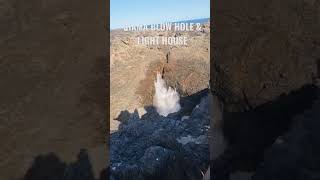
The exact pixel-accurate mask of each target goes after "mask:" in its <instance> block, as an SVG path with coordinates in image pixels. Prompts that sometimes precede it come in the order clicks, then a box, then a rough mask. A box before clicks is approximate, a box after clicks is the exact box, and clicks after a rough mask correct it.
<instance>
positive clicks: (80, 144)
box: [0, 0, 107, 180]
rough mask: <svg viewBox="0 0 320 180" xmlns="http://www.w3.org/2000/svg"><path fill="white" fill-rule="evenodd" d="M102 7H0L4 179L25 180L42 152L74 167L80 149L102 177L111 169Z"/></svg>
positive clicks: (0, 168) (0, 170) (0, 165)
mask: <svg viewBox="0 0 320 180" xmlns="http://www.w3.org/2000/svg"><path fill="white" fill-rule="evenodd" d="M97 2H98V1H97ZM104 7H105V6H104V4H98V3H97V4H95V3H94V2H91V1H90V2H89V1H88V2H81V3H79V1H75V0H71V1H62V0H58V1H54V2H53V1H48V2H47V1H46V2H42V1H39V0H31V1H28V2H25V1H9V0H7V1H3V3H2V4H1V5H0V9H4V11H2V10H1V11H0V12H1V13H3V16H2V15H1V16H0V22H1V23H0V24H1V26H0V27H1V28H0V34H1V35H0V87H1V93H0V138H1V139H0V141H1V148H0V179H5V180H7V179H8V180H16V179H19V178H21V177H23V176H24V174H25V172H26V170H27V169H29V168H30V166H31V164H32V162H33V160H34V158H35V157H36V156H38V155H40V154H47V153H49V152H53V153H54V154H56V155H57V156H58V157H59V158H60V159H62V160H63V161H65V162H70V161H74V160H75V159H76V155H77V154H78V153H79V151H80V149H81V148H84V149H87V150H88V152H89V156H90V158H91V163H92V166H93V169H94V172H95V173H96V174H98V173H99V172H100V170H101V169H103V168H104V167H105V165H106V162H107V156H106V155H107V152H106V147H105V136H104V135H105V134H106V132H105V131H106V124H107V123H106V122H104V120H105V114H106V108H105V99H104V98H103V97H106V93H105V92H106V86H105V84H106V82H105V79H106V78H105V73H106V71H105V69H106V68H107V67H106V62H105V58H101V57H105V44H104V43H105V42H104V37H105V34H106V33H105V32H104V27H103V24H104V21H103V19H104V15H103V14H102V13H104V12H105V11H104V10H103V8H104ZM3 24H6V25H5V26H3Z"/></svg>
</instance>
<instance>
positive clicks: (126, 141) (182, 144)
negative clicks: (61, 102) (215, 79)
mask: <svg viewBox="0 0 320 180" xmlns="http://www.w3.org/2000/svg"><path fill="white" fill-rule="evenodd" d="M208 106H209V98H208V96H205V97H203V98H202V99H201V101H200V102H199V100H198V105H196V106H194V108H193V110H192V112H191V114H190V115H189V116H186V114H184V113H181V112H180V113H175V114H170V115H169V116H168V117H163V116H159V115H158V114H157V112H156V111H155V109H153V107H147V108H145V109H146V111H147V113H146V114H145V115H143V116H142V117H141V118H139V115H138V112H137V111H135V112H134V113H131V114H130V115H129V118H126V119H124V120H123V121H122V122H121V124H120V126H119V130H118V131H117V132H115V133H113V134H111V138H110V143H111V144H112V146H111V147H110V162H111V166H110V175H111V179H115V180H117V179H121V180H126V179H132V177H135V178H134V179H136V180H144V179H145V180H147V179H168V180H170V179H186V180H187V179H201V178H202V176H203V175H202V173H203V172H205V171H206V169H207V168H208V164H209V144H208V138H207V136H208V128H209V118H210V117H209V108H208ZM183 107H184V106H182V108H183ZM182 112H183V111H182ZM127 117H128V116H127Z"/></svg>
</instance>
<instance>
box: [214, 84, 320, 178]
mask: <svg viewBox="0 0 320 180" xmlns="http://www.w3.org/2000/svg"><path fill="white" fill-rule="evenodd" d="M318 91H319V88H317V87H316V86H314V85H305V86H303V87H301V88H300V89H298V90H295V91H292V92H291V93H289V94H287V95H286V94H283V95H281V96H279V97H278V98H276V99H275V100H273V101H270V102H267V103H264V104H262V105H260V106H257V107H256V108H254V109H251V110H248V111H244V112H233V113H229V112H225V113H224V123H223V129H224V135H225V138H226V140H227V142H228V147H227V150H226V151H225V152H224V153H223V154H222V155H221V156H220V157H218V158H217V159H215V160H213V167H212V175H213V176H217V177H220V176H221V177H227V176H229V174H230V173H231V172H235V171H255V170H256V168H257V166H258V164H259V163H262V162H263V155H264V153H265V150H266V149H268V148H269V147H270V146H272V144H273V143H274V142H275V141H276V139H277V138H278V137H279V136H282V135H284V134H285V132H287V131H288V130H289V131H293V130H292V127H291V125H292V121H293V118H294V117H295V116H296V115H299V114H302V113H303V112H304V111H306V110H308V109H310V108H311V107H312V105H313V103H314V101H315V99H316V98H317V96H318ZM312 118H314V120H313V121H317V120H318V119H319V118H317V116H313V117H312ZM304 123H305V125H308V126H312V124H314V122H311V123H310V121H309V122H308V121H305V122H304ZM293 129H294V128H293ZM315 130H316V128H313V131H314V132H313V133H315V132H316V131H315ZM295 133H296V135H298V136H299V135H302V134H304V130H303V129H300V130H295ZM304 138H306V139H305V140H306V141H310V140H312V138H310V137H309V138H310V139H307V137H304ZM294 141H295V140H294ZM299 141H300V140H299V139H297V141H295V143H298V144H296V147H292V148H293V149H294V148H298V149H300V148H302V149H303V148H304V147H305V145H303V144H300V142H299ZM292 151H295V150H292ZM285 152H286V151H285V150H284V151H283V153H284V154H285ZM318 152H320V151H318ZM284 154H283V155H284ZM318 154H319V153H318ZM274 155H275V156H274V157H273V154H272V153H271V154H270V155H269V156H268V158H267V159H266V160H267V161H269V160H270V159H271V160H270V161H272V162H273V161H277V162H278V161H281V158H279V157H277V153H276V154H274ZM287 155H288V154H287ZM291 155H292V158H293V159H294V158H298V157H297V156H296V155H297V154H294V153H293V154H291ZM283 157H285V156H283ZM273 158H275V159H273ZM287 160H289V158H288V159H287ZM291 160H292V159H291ZM291 160H289V161H287V162H288V164H287V165H288V168H290V167H291V166H292V165H293V164H291V163H290V162H291ZM301 160H306V159H301ZM289 164H290V165H289ZM278 165H279V166H282V165H283V166H284V168H285V166H286V165H285V164H281V163H279V164H278ZM270 166H271V165H270ZM293 166H295V165H293ZM266 177H268V176H266ZM217 179H222V178H217ZM266 179H273V178H266ZM289 179H290V178H289Z"/></svg>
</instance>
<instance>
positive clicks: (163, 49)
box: [110, 24, 210, 132]
mask: <svg viewBox="0 0 320 180" xmlns="http://www.w3.org/2000/svg"><path fill="white" fill-rule="evenodd" d="M209 28H210V27H209V24H206V25H205V27H204V28H203V30H204V31H201V32H200V31H199V32H198V31H191V32H173V31H172V32H171V31H165V32H160V31H147V32H141V31H140V32H137V31H134V32H133V31H130V32H128V31H127V32H126V31H123V30H121V29H118V30H112V31H111V33H110V44H111V47H110V95H111V99H110V115H111V116H110V130H111V132H113V131H116V130H117V129H118V126H119V121H117V120H114V119H116V118H117V117H118V115H119V114H120V112H121V111H125V110H128V111H129V112H133V111H134V110H135V109H138V111H140V112H139V113H141V112H143V111H144V110H143V107H144V106H146V105H150V104H152V96H153V91H154V89H153V86H154V85H153V82H154V80H155V77H156V73H157V72H162V68H164V70H165V75H164V78H165V79H166V81H168V83H169V84H170V86H173V87H175V88H177V89H178V90H179V93H184V95H190V94H192V93H195V92H197V91H200V90H202V89H205V88H207V87H208V82H209V73H210V64H209V57H210V56H209V55H210V47H209V44H210V32H209V31H210V30H209ZM174 35H176V36H187V37H188V45H177V46H163V45H152V46H142V45H139V44H138V43H137V39H136V37H137V36H174ZM168 53H169V55H168V56H169V63H166V56H167V54H168Z"/></svg>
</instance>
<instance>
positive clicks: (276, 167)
mask: <svg viewBox="0 0 320 180" xmlns="http://www.w3.org/2000/svg"><path fill="white" fill-rule="evenodd" d="M318 93H319V92H318ZM318 97H319V96H318ZM319 119H320V102H319V99H318V100H317V101H316V103H315V104H314V105H313V107H312V108H311V109H310V110H308V111H306V112H305V113H303V114H301V115H299V116H297V117H296V118H295V119H294V122H293V125H292V127H291V128H290V130H289V131H288V132H287V133H285V135H283V136H281V137H279V138H278V139H277V140H276V141H275V143H274V144H273V145H272V147H271V148H269V149H268V151H267V152H266V153H265V156H264V161H263V163H261V165H260V166H259V167H258V169H257V172H256V174H255V175H254V176H253V180H269V179H272V180H287V179H288V180H316V179H320V131H319V129H320V121H319Z"/></svg>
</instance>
